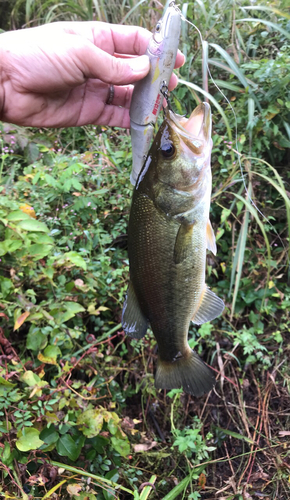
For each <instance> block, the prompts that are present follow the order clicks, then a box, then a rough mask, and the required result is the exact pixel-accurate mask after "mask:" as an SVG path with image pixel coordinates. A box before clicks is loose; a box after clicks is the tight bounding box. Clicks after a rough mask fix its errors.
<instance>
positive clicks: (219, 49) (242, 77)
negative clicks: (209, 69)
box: [210, 43, 262, 111]
mask: <svg viewBox="0 0 290 500" xmlns="http://www.w3.org/2000/svg"><path fill="white" fill-rule="evenodd" d="M210 46H211V47H213V48H214V49H215V50H216V51H217V52H218V53H219V54H220V55H221V56H222V57H223V58H224V59H225V61H226V62H227V63H228V65H229V66H230V68H231V69H232V70H233V71H234V73H235V75H236V76H237V78H238V79H239V80H240V82H241V84H242V85H244V87H245V88H248V89H249V93H250V95H251V97H252V98H253V99H254V101H255V102H256V104H257V107H258V109H259V111H262V108H261V105H260V103H259V101H258V99H257V98H256V96H255V94H254V93H253V91H252V89H251V87H249V84H248V82H247V79H246V78H245V75H244V74H243V72H242V71H241V70H240V68H239V67H238V65H237V64H236V63H235V61H234V60H233V58H232V57H231V56H230V55H229V54H228V53H227V51H226V50H224V49H223V48H222V47H221V46H220V45H218V44H216V43H210Z"/></svg>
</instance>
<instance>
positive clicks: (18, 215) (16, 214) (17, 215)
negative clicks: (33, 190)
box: [7, 207, 31, 221]
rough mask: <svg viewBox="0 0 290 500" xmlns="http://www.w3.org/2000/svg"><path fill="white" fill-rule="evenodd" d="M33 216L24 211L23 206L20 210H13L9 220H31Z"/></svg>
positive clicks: (8, 216) (8, 217)
mask: <svg viewBox="0 0 290 500" xmlns="http://www.w3.org/2000/svg"><path fill="white" fill-rule="evenodd" d="M30 219H31V217H29V215H28V214H27V212H24V211H23V210H22V209H21V207H20V210H14V211H13V212H10V213H9V214H8V215H7V220H9V221H20V220H30Z"/></svg>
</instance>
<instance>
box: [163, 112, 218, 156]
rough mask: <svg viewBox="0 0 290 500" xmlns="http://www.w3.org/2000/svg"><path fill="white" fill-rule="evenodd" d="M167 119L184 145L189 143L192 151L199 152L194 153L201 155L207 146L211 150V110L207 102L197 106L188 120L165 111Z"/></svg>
mask: <svg viewBox="0 0 290 500" xmlns="http://www.w3.org/2000/svg"><path fill="white" fill-rule="evenodd" d="M167 117H168V119H169V120H170V122H171V123H170V124H171V126H172V127H173V129H174V130H175V131H176V132H177V133H178V134H179V135H180V136H181V137H182V139H183V140H184V141H185V142H186V144H187V145H189V143H190V144H191V145H192V146H193V147H194V149H196V150H199V151H196V152H200V153H201V152H202V151H203V150H204V148H206V147H207V146H209V147H210V148H211V144H212V141H211V109H210V105H209V104H208V103H207V102H202V103H201V104H199V105H198V106H197V107H196V108H195V109H194V111H193V112H192V113H191V115H190V117H189V118H185V117H184V116H180V115H176V114H175V113H173V111H170V110H168V111H167Z"/></svg>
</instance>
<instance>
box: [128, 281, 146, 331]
mask: <svg viewBox="0 0 290 500" xmlns="http://www.w3.org/2000/svg"><path fill="white" fill-rule="evenodd" d="M122 326H123V329H124V332H125V333H126V334H127V335H129V337H133V338H135V339H141V338H142V337H144V335H145V333H146V331H147V328H148V320H147V319H146V318H145V316H144V314H143V313H142V311H141V309H140V306H139V302H138V300H137V297H136V294H135V290H134V288H133V284H132V282H131V281H130V283H129V286H128V290H127V296H126V299H125V302H124V306H123V312H122Z"/></svg>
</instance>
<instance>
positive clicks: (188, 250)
mask: <svg viewBox="0 0 290 500" xmlns="http://www.w3.org/2000/svg"><path fill="white" fill-rule="evenodd" d="M193 226H194V223H193V224H185V223H183V224H180V227H179V230H178V233H177V236H176V240H175V246H174V254H173V260H174V262H175V264H180V263H181V262H183V261H184V260H185V259H187V257H192V230H193Z"/></svg>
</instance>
